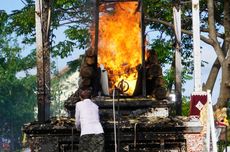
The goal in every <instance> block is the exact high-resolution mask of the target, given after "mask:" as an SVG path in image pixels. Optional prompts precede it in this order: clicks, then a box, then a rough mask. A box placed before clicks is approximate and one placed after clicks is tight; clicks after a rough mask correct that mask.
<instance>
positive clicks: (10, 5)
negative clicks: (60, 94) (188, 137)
mask: <svg viewBox="0 0 230 152" xmlns="http://www.w3.org/2000/svg"><path fill="white" fill-rule="evenodd" d="M0 2H1V5H0V10H6V11H7V13H10V12H11V11H12V10H15V9H21V8H22V7H23V6H24V4H23V2H22V1H21V0H7V1H6V0H5V1H3V0H0ZM63 30H64V29H63V28H62V29H59V30H58V31H55V32H56V33H57V41H58V40H63V39H65V35H64V34H63ZM201 46H202V49H201V52H202V55H201V56H202V60H205V61H207V62H209V64H208V65H206V66H205V67H202V70H201V72H202V73H201V75H202V83H204V82H205V81H206V79H207V77H208V73H209V71H210V69H211V66H212V63H213V62H214V60H215V58H216V54H215V52H214V50H213V48H212V47H210V46H208V45H206V44H204V43H202V42H201ZM82 53H83V51H79V50H76V51H75V52H74V53H73V55H72V56H70V57H68V58H66V59H64V60H62V59H60V58H56V59H53V60H54V61H56V62H57V64H58V67H59V69H62V68H63V67H65V66H66V62H68V61H71V60H73V59H76V58H78V56H79V54H82ZM219 86H220V76H219V77H218V78H217V82H216V84H215V87H214V91H213V95H212V96H213V98H212V99H213V102H214V103H215V102H216V100H217V97H218V95H219ZM183 87H184V88H185V89H186V91H185V92H184V93H183V94H184V95H186V96H189V95H190V94H191V93H192V91H193V88H194V82H193V80H191V81H187V82H186V83H185V84H184V85H183Z"/></svg>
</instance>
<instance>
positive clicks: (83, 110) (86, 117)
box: [75, 99, 103, 136]
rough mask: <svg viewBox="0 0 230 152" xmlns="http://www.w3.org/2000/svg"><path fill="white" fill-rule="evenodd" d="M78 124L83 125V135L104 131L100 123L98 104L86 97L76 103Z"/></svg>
mask: <svg viewBox="0 0 230 152" xmlns="http://www.w3.org/2000/svg"><path fill="white" fill-rule="evenodd" d="M75 117H76V126H78V125H79V124H80V125H81V136H82V135H85V134H100V133H103V128H102V126H101V123H100V119H99V114H98V106H97V105H96V104H95V103H93V102H92V101H91V100H90V99H85V100H83V101H80V102H78V103H77V104H76V114H75Z"/></svg>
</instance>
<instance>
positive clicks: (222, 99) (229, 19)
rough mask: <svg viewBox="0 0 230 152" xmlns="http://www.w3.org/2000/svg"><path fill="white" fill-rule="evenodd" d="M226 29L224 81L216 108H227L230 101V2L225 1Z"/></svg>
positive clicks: (222, 81)
mask: <svg viewBox="0 0 230 152" xmlns="http://www.w3.org/2000/svg"><path fill="white" fill-rule="evenodd" d="M224 29H225V46H224V47H225V48H224V49H225V50H226V51H227V53H226V57H225V58H224V60H223V62H222V64H221V65H222V79H221V85H220V94H219V98H218V102H217V104H216V105H215V108H222V107H224V106H227V101H228V100H230V85H229V84H230V2H229V0H224Z"/></svg>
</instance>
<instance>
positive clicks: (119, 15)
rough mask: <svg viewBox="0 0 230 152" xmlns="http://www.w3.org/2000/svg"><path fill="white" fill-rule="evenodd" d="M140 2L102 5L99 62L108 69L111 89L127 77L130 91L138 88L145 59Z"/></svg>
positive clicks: (128, 91)
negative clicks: (142, 63)
mask: <svg viewBox="0 0 230 152" xmlns="http://www.w3.org/2000/svg"><path fill="white" fill-rule="evenodd" d="M137 5H138V3H137V2H119V3H109V4H105V5H101V6H100V16H99V42H98V63H99V64H103V65H104V67H105V69H106V70H107V71H108V76H109V86H110V91H111V90H112V89H113V88H114V87H115V86H117V87H118V85H119V82H121V81H122V80H123V81H125V82H127V83H128V85H129V89H128V90H127V92H126V93H127V94H128V95H132V94H133V92H134V89H135V86H136V81H137V74H138V72H137V70H136V67H137V65H139V64H140V63H141V28H140V12H138V11H137V7H138V6H137ZM127 83H125V84H127Z"/></svg>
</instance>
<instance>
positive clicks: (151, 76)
mask: <svg viewBox="0 0 230 152" xmlns="http://www.w3.org/2000/svg"><path fill="white" fill-rule="evenodd" d="M147 53H148V58H147V60H146V63H145V65H146V91H147V95H152V96H154V97H155V98H156V99H158V100H162V99H165V98H166V94H167V91H166V89H165V87H164V85H165V82H164V79H163V74H162V68H161V65H160V63H159V61H158V57H157V53H156V51H153V50H150V51H148V52H147Z"/></svg>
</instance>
